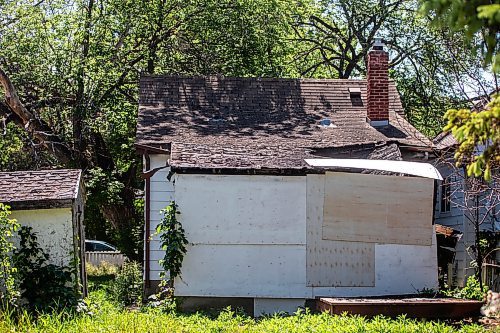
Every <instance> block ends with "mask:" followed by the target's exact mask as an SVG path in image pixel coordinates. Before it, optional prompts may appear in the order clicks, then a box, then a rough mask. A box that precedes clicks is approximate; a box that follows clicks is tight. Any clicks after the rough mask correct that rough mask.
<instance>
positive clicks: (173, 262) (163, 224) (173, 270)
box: [156, 201, 188, 281]
mask: <svg viewBox="0 0 500 333" xmlns="http://www.w3.org/2000/svg"><path fill="white" fill-rule="evenodd" d="M161 213H162V214H163V218H162V219H161V221H160V223H159V224H158V226H157V227H156V234H157V235H160V240H161V249H162V250H165V256H164V258H163V260H160V265H161V266H162V267H163V269H164V270H165V272H168V274H169V280H170V281H173V280H174V278H175V277H177V276H180V274H181V266H182V260H183V259H184V254H186V251H187V250H186V245H187V244H188V241H187V239H186V236H185V232H184V229H183V228H182V224H181V223H180V222H179V221H178V220H177V215H178V214H180V212H179V211H177V205H176V204H175V201H172V202H171V203H170V204H169V205H168V206H167V207H165V209H162V210H161Z"/></svg>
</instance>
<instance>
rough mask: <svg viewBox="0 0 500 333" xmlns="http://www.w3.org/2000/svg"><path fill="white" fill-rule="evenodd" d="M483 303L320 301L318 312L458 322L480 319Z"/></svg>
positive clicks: (437, 299) (344, 299)
mask: <svg viewBox="0 0 500 333" xmlns="http://www.w3.org/2000/svg"><path fill="white" fill-rule="evenodd" d="M482 305H483V302H480V301H472V300H462V299H456V298H319V299H317V300H316V308H317V310H318V311H322V312H323V311H328V312H329V313H331V314H342V313H344V312H348V313H350V314H358V315H362V316H368V317H372V316H376V315H384V316H388V317H396V316H398V315H402V314H406V316H407V317H410V318H443V319H444V318H450V319H459V318H466V317H476V316H479V310H480V308H481V306H482Z"/></svg>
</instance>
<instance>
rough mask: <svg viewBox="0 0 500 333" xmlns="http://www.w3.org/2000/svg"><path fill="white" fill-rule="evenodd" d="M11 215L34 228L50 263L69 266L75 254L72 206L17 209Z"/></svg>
mask: <svg viewBox="0 0 500 333" xmlns="http://www.w3.org/2000/svg"><path fill="white" fill-rule="evenodd" d="M11 217H12V218H14V219H16V220H17V221H18V222H19V224H21V225H22V226H29V227H32V228H33V231H34V232H36V233H37V236H38V243H39V244H40V247H41V248H42V249H43V250H44V251H45V252H46V253H47V254H48V255H49V258H50V260H49V261H50V263H52V264H54V265H58V266H62V265H64V266H69V264H70V263H71V259H72V258H73V256H74V243H73V223H72V210H71V208H52V209H36V210H15V211H12V215H11Z"/></svg>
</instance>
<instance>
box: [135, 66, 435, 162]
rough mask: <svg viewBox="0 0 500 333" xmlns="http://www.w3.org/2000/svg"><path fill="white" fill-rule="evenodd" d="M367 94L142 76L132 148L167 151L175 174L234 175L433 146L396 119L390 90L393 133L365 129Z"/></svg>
mask: <svg viewBox="0 0 500 333" xmlns="http://www.w3.org/2000/svg"><path fill="white" fill-rule="evenodd" d="M366 87H367V84H366V80H351V79H349V80H317V79H271V78H265V79H264V78H222V77H172V76H143V77H142V78H141V81H140V98H139V117H138V125H137V139H136V140H137V141H136V144H137V145H138V146H142V147H152V148H161V149H165V150H168V151H170V152H171V160H170V163H171V165H172V166H176V167H179V168H182V167H186V168H236V169H238V168H243V169H258V168H271V169H294V168H299V169H300V168H307V167H308V165H307V163H305V162H304V158H311V157H312V156H313V155H314V153H315V151H316V150H318V149H325V148H336V147H345V146H351V145H352V146H356V145H363V144H372V143H392V142H396V143H398V144H400V145H405V146H412V147H430V146H432V142H430V141H429V140H428V139H427V138H426V137H425V136H424V135H422V134H421V133H420V132H418V131H417V130H416V129H415V128H414V127H413V126H412V125H410V124H409V123H408V122H407V121H406V120H405V119H404V117H403V116H402V115H401V114H402V112H403V109H402V105H401V101H400V98H399V94H398V92H397V90H396V86H395V85H394V83H393V82H391V83H390V99H389V102H390V112H389V115H390V125H389V126H387V127H383V128H380V129H376V128H374V127H372V126H370V125H369V124H368V123H367V122H366ZM350 91H351V92H350ZM352 91H360V92H361V95H360V96H359V95H358V97H354V98H353V97H352V95H351V93H352ZM359 97H360V98H359ZM322 119H329V120H331V123H332V125H330V126H321V125H320V121H321V120H322Z"/></svg>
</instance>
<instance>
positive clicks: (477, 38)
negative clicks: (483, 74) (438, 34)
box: [420, 0, 500, 72]
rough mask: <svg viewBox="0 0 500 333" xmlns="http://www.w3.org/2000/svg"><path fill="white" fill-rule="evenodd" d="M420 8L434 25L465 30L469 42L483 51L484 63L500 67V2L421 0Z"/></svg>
mask: <svg viewBox="0 0 500 333" xmlns="http://www.w3.org/2000/svg"><path fill="white" fill-rule="evenodd" d="M420 3H421V11H422V13H423V14H425V15H430V16H431V17H432V18H433V22H434V24H435V25H436V26H439V27H446V28H451V29H452V30H454V31H464V33H465V36H466V37H467V39H468V42H469V44H470V45H471V46H473V47H474V48H475V49H476V50H477V51H478V52H479V53H481V54H482V55H483V59H484V64H485V65H490V64H492V65H493V70H494V71H495V72H498V71H500V63H499V62H500V61H499V59H498V51H499V42H498V33H499V32H500V5H499V4H492V3H491V2H490V1H484V0H471V1H457V0H420Z"/></svg>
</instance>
